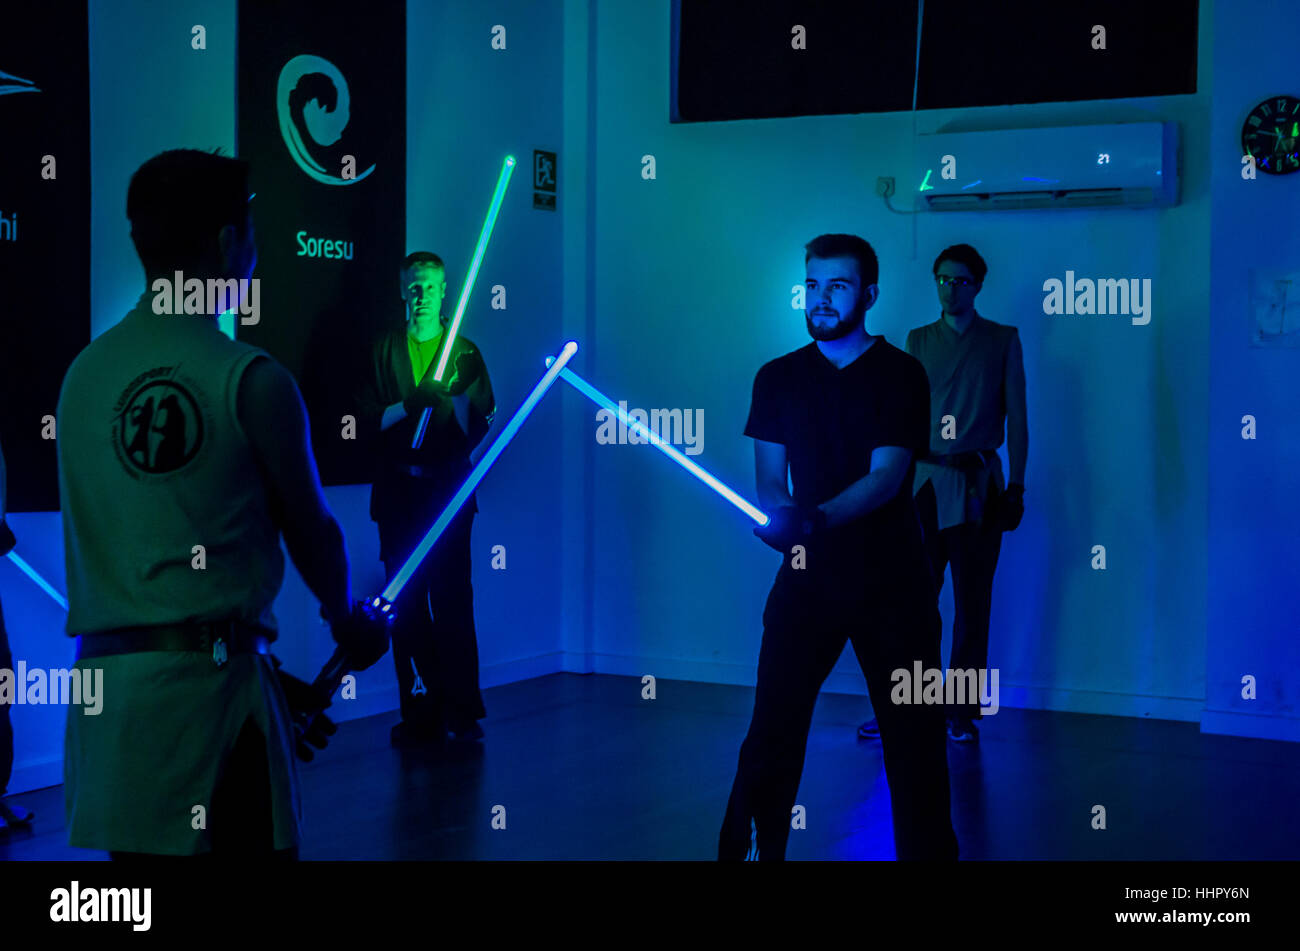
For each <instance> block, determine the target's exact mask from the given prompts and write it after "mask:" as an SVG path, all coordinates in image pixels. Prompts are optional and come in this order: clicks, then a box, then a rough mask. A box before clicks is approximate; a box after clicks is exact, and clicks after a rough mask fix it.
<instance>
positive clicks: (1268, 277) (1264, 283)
mask: <svg viewBox="0 0 1300 951" xmlns="http://www.w3.org/2000/svg"><path fill="white" fill-rule="evenodd" d="M1249 313H1250V345H1251V346H1252V347H1282V348H1287V349H1290V348H1293V347H1300V269H1297V270H1294V271H1289V272H1288V271H1273V270H1260V269H1256V268H1251V271H1250V305H1249Z"/></svg>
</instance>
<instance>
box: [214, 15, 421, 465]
mask: <svg viewBox="0 0 1300 951" xmlns="http://www.w3.org/2000/svg"><path fill="white" fill-rule="evenodd" d="M238 77H239V93H238V110H239V118H238V137H237V142H238V151H239V156H240V157H241V158H244V159H247V160H248V161H249V162H251V164H252V178H251V186H250V187H251V189H252V191H253V193H254V195H255V197H254V198H253V202H252V209H253V224H254V230H255V233H256V235H257V249H258V265H257V269H256V271H255V272H254V274H253V276H254V277H255V278H257V279H258V280H259V282H260V294H261V297H260V301H259V307H258V310H259V314H258V315H257V321H258V322H257V323H255V324H250V323H244V324H242V325H240V326H239V327H238V328H237V330H236V335H237V336H238V337H239V339H241V340H245V341H247V342H249V343H252V344H254V345H256V346H259V347H263V348H265V349H266V350H267V351H268V352H269V353H271V354H272V355H273V356H275V357H276V359H278V360H279V361H280V362H282V363H283V364H284V365H285V366H286V367H287V368H288V369H289V370H290V371H291V372H292V373H293V374H294V376H295V377H296V378H297V379H298V384H299V386H300V387H301V388H302V392H303V398H304V400H305V401H306V403H307V409H308V412H309V413H310V415H311V423H312V443H313V446H314V448H315V450H316V459H317V462H318V464H319V465H320V469H321V477H322V479H323V481H324V482H325V483H326V484H339V483H350V482H366V481H369V479H370V466H369V462H368V459H369V457H370V455H371V453H369V452H367V447H366V445H365V439H364V437H365V433H364V432H361V431H357V432H356V434H355V437H356V438H348V430H347V427H346V425H345V423H344V417H345V416H355V415H356V412H357V406H356V402H355V393H356V391H357V389H358V387H359V386H360V384H361V380H362V378H363V375H364V373H365V359H364V358H365V356H366V353H367V349H368V343H369V341H370V340H371V339H372V338H373V336H374V335H375V334H376V333H377V332H378V330H379V329H380V328H381V327H382V326H385V325H388V324H391V323H393V322H395V321H398V322H400V320H401V319H402V302H401V299H400V297H399V274H398V271H399V268H400V266H401V261H402V258H403V257H404V256H405V253H406V247H405V245H406V10H405V5H404V4H401V3H375V4H369V5H361V6H358V5H357V4H355V3H351V2H347V3H343V2H337V0H330V2H322V0H307V2H303V0H281V2H276V3H266V2H264V0H261V2H252V0H240V3H239V66H238ZM240 319H241V321H251V320H252V319H253V318H252V317H251V316H247V317H241V318H240Z"/></svg>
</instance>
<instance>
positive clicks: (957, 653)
mask: <svg viewBox="0 0 1300 951" xmlns="http://www.w3.org/2000/svg"><path fill="white" fill-rule="evenodd" d="M987 273H988V266H987V265H986V264H985V263H984V259H983V258H981V257H980V255H979V252H978V251H976V250H975V249H974V248H973V247H971V246H970V245H969V244H956V245H953V246H952V247H949V248H945V249H944V250H943V252H942V253H940V255H939V256H938V257H937V258H936V259H935V261H934V280H935V285H936V288H937V290H938V292H939V304H940V306H941V308H942V311H943V312H942V314H941V315H940V317H939V319H938V320H936V321H935V322H934V323H932V324H927V325H926V326H924V327H917V328H915V329H914V330H912V331H911V332H910V333H909V334H908V335H907V343H906V344H905V348H906V350H907V352H908V353H909V354H911V355H912V356H914V357H916V359H917V360H919V361H920V362H921V364H922V366H924V367H925V372H926V375H927V376H928V377H929V378H930V455H929V457H928V458H926V459H924V460H921V459H918V460H917V463H916V476H915V481H914V482H913V490H914V492H915V494H916V509H917V513H918V515H919V516H920V518H921V525H922V527H923V529H924V533H925V544H926V550H927V551H928V553H929V555H930V564H931V568H932V569H933V571H934V577H935V581H936V583H937V585H938V586H939V587H940V588H942V586H943V575H944V569H945V568H946V567H947V566H948V565H949V563H951V565H952V584H953V601H954V604H955V617H954V621H953V630H952V656H951V660H950V661H949V664H948V668H949V670H974V671H979V670H983V669H985V668H986V667H987V665H988V644H989V612H990V609H991V606H992V600H993V574H994V571H995V570H996V568H997V563H998V554H999V552H1000V551H1001V548H1002V533H1003V532H1004V531H1008V532H1009V531H1013V530H1014V529H1015V528H1016V527H1017V526H1018V525H1019V524H1020V519H1021V517H1022V516H1023V515H1024V511H1025V505H1024V494H1025V457H1026V456H1027V455H1028V452H1029V425H1028V421H1027V417H1026V414H1025V368H1024V360H1023V357H1022V355H1021V350H1020V335H1019V333H1018V332H1017V330H1016V328H1015V327H1010V326H1007V325H1005V324H998V323H994V322H993V321H991V320H987V319H985V318H984V317H981V316H980V315H979V314H978V313H976V311H975V295H977V294H978V293H979V292H980V288H981V287H982V286H983V284H984V276H985V275H986V274H987ZM1004 427H1005V434H1006V441H1007V455H1008V457H1009V459H1010V462H1011V471H1010V478H1009V479H1008V480H1007V481H1006V483H1005V484H1004V481H1003V476H1002V463H1001V460H1000V459H999V458H998V455H997V452H996V450H997V449H998V447H999V446H1001V445H1002V440H1003V432H1004ZM965 699H966V701H967V702H965V703H961V704H954V705H951V706H949V707H948V709H947V711H946V712H947V719H948V735H949V736H950V737H951V738H952V739H953V740H954V741H956V742H958V743H971V742H975V741H977V740H978V739H979V730H978V729H977V728H976V726H975V722H974V721H975V720H977V719H979V717H980V706H979V702H978V698H976V697H969V696H968V697H966V698H965ZM858 733H859V735H860V736H863V737H868V738H870V737H876V736H879V735H880V731H879V728H878V727H877V725H876V720H875V719H874V718H873V719H871V720H868V721H867V722H866V723H864V724H862V726H861V727H860V728H859V730H858Z"/></svg>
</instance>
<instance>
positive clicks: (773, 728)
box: [718, 234, 957, 860]
mask: <svg viewBox="0 0 1300 951" xmlns="http://www.w3.org/2000/svg"><path fill="white" fill-rule="evenodd" d="M805 250H806V252H807V253H806V257H805V262H806V270H807V280H806V298H805V320H806V322H807V329H808V334H809V336H811V337H812V338H813V343H811V344H809V345H808V346H805V347H802V348H800V349H799V350H795V351H794V352H793V353H788V354H786V355H785V356H783V357H779V358H777V359H775V360H773V361H771V362H770V363H767V364H765V365H764V366H763V367H762V368H761V369H760V370H759V371H758V374H757V376H755V378H754V392H753V400H752V403H751V407H750V413H749V421H748V423H747V424H746V426H745V435H747V436H750V437H752V438H753V439H754V465H755V472H756V476H757V483H758V498H759V504H760V505H761V506H762V508H763V509H764V510H765V511H766V512H768V513H769V514H770V516H771V521H770V522H769V523H768V524H767V525H766V526H764V527H762V528H758V529H756V530H755V534H756V535H758V536H759V537H760V538H761V539H762V540H763V541H764V542H766V543H767V544H768V545H769V546H771V547H772V548H774V549H775V550H776V551H778V552H780V553H781V555H782V565H781V568H780V571H779V572H778V573H777V576H776V580H775V582H774V583H773V585H772V590H771V592H770V594H769V595H768V598H767V605H766V607H765V609H764V611H763V628H764V630H763V642H762V647H761V649H760V653H759V661H758V684H757V688H756V695H755V700H754V713H753V718H752V719H751V721H750V725H749V733H748V735H747V736H746V737H745V742H744V744H743V745H742V746H741V750H740V761H739V766H738V768H737V772H736V779H735V783H734V784H733V786H732V790H731V797H730V800H729V802H728V804H727V814H726V818H725V819H724V821H723V825H722V832H721V836H720V839H719V845H718V857H719V859H722V860H728V859H731V860H737V859H741V858H745V857H747V856H748V857H750V858H758V859H763V860H780V859H783V858H784V857H785V848H786V842H787V840H788V838H789V835H790V823H791V812H792V809H793V807H794V804H795V797H796V795H797V793H798V790H799V778H800V776H801V774H802V772H803V760H804V751H805V747H806V745H807V740H808V729H809V726H810V724H811V722H812V713H813V706H814V704H815V703H816V700H817V693H818V691H819V690H820V689H821V685H822V683H823V681H825V679H826V677H827V675H828V674H829V673H830V671H831V668H832V667H833V666H834V665H835V662H836V660H838V658H839V656H840V653H841V652H842V651H843V649H844V644H845V641H846V640H850V641H852V642H853V650H854V653H855V654H856V655H857V657H858V663H859V664H860V665H861V666H862V672H863V674H864V675H865V677H866V680H867V688H868V690H869V691H870V694H871V703H872V707H873V708H874V709H875V710H876V711H877V718H878V719H879V721H880V732H881V743H882V746H883V748H884V759H885V772H886V777H887V779H888V781H889V787H890V798H891V801H892V803H893V818H894V844H895V849H896V852H897V855H898V858H900V859H955V858H956V857H957V839H956V836H955V835H954V833H953V829H952V822H951V818H950V815H949V808H950V803H949V791H948V761H947V750H946V743H945V737H944V718H943V705H942V703H939V704H907V703H895V702H893V701H892V699H891V694H892V693H893V692H894V682H895V681H894V679H893V674H894V672H895V671H897V670H902V671H905V672H906V674H907V676H908V677H909V678H910V677H914V676H915V666H914V665H915V664H916V663H918V662H919V663H920V665H921V668H922V669H923V670H931V669H936V670H937V669H938V666H939V656H940V655H939V641H940V638H941V635H942V626H941V621H940V618H939V610H938V606H937V597H936V588H935V585H934V579H933V576H932V574H931V571H930V564H929V560H928V558H927V557H926V554H925V547H924V543H923V538H922V534H921V526H920V523H919V521H918V519H917V514H916V509H915V507H914V506H913V502H912V492H911V486H912V477H913V474H914V471H915V469H914V466H915V463H914V460H915V458H916V457H917V456H920V455H924V454H925V453H926V451H927V449H928V446H929V432H930V387H929V382H928V380H927V379H926V375H925V370H924V369H923V368H922V366H921V364H920V363H919V362H918V361H917V360H916V359H915V358H913V357H911V356H908V355H907V354H906V353H904V352H903V351H902V350H899V349H898V348H896V347H893V346H891V345H890V344H889V343H888V342H887V341H886V340H885V339H884V337H881V336H872V335H871V334H869V333H867V331H866V329H865V323H864V320H865V316H866V312H867V310H869V309H870V308H871V306H872V305H873V304H874V303H875V302H876V299H877V296H878V294H879V288H878V287H877V285H876V280H877V275H878V270H879V266H878V264H877V260H876V255H875V252H874V251H873V250H872V248H871V245H870V244H868V243H867V242H866V241H864V240H863V239H862V238H859V237H857V236H855V235H843V234H831V235H822V236H820V237H818V238H815V239H814V240H813V241H811V242H810V243H809V244H808V245H807V246H806V249H805ZM787 475H788V476H789V480H790V481H789V482H787ZM791 483H792V484H793V488H794V493H793V495H791V493H790V491H789V490H788V488H787V486H788V485H789V484H791ZM911 696H912V692H911V690H910V689H909V690H908V691H907V692H906V697H907V699H911Z"/></svg>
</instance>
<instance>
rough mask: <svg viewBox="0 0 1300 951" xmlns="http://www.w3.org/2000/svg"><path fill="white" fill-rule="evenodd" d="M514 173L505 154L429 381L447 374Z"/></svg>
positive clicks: (425, 426)
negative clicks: (466, 308)
mask: <svg viewBox="0 0 1300 951" xmlns="http://www.w3.org/2000/svg"><path fill="white" fill-rule="evenodd" d="M514 171H515V157H514V156H513V155H507V156H506V157H505V161H503V162H502V163H501V173H500V174H499V175H498V176H497V185H496V189H495V190H493V192H492V201H491V203H490V204H489V205H488V212H487V217H485V218H484V219H483V227H482V228H481V229H480V230H479V233H478V244H476V245H475V246H474V257H473V259H471V261H470V265H469V273H468V274H466V275H465V284H464V286H463V287H461V289H460V299H459V300H458V301H457V302H456V312H455V313H454V314H453V315H452V318H451V324H450V325H448V327H447V333H446V340H445V341H444V342H443V345H442V353H441V354H440V355H439V356H438V363H437V366H436V367H435V368H434V372H433V378H434V380H436V381H438V382H439V383H441V382H442V375H443V374H444V373H445V372H446V371H447V360H448V359H449V358H450V357H451V348H452V346H453V345H454V344H455V343H456V335H457V334H458V333H460V322H461V320H462V319H464V317H465V306H466V305H467V304H468V303H469V297H470V294H471V293H472V292H473V290H474V282H475V280H477V279H478V269H479V265H481V264H482V263H483V255H484V254H486V253H487V246H488V241H490V240H491V239H492V229H493V228H495V227H496V223H497V215H499V214H500V213H501V202H502V200H503V199H504V198H505V196H506V188H508V187H509V185H510V177H511V176H512V175H513V174H514ZM432 415H433V410H432V408H430V407H428V406H426V407H425V408H424V411H423V412H422V413H420V421H419V423H417V424H416V427H415V435H414V436H413V437H412V439H411V448H412V449H419V448H420V447H421V446H422V445H424V435H425V433H427V432H428V431H429V418H430V417H431V416H432Z"/></svg>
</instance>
